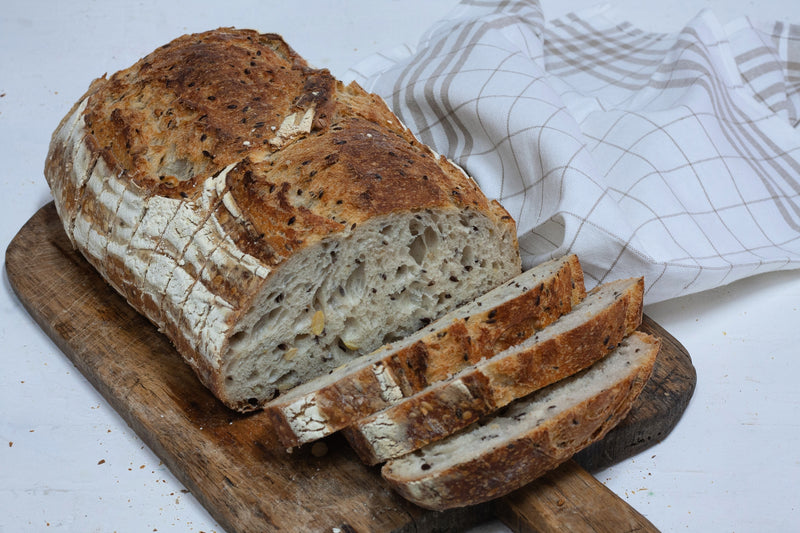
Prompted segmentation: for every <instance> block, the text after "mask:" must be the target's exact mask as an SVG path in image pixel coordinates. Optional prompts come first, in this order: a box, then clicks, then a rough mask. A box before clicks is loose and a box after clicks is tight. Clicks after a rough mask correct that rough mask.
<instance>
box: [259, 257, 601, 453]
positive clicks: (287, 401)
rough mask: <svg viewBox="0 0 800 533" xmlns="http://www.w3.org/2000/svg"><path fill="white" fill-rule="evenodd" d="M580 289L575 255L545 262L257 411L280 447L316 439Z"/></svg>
mask: <svg viewBox="0 0 800 533" xmlns="http://www.w3.org/2000/svg"><path fill="white" fill-rule="evenodd" d="M585 295H586V290H585V288H584V282H583V271H582V269H581V266H580V262H579V261H578V258H577V257H576V256H575V255H568V256H564V257H561V258H558V259H553V260H551V261H547V262H545V263H542V264H540V265H538V266H536V267H534V268H531V269H529V270H527V271H525V272H523V273H522V274H520V275H519V276H516V277H514V278H512V279H511V280H509V281H508V282H506V283H504V284H503V285H501V286H499V287H497V288H495V289H493V290H491V291H489V292H488V293H486V294H484V295H482V296H480V297H479V298H476V299H475V300H473V301H472V302H470V303H468V304H465V305H463V306H461V307H459V308H457V309H455V310H454V311H451V312H450V313H448V314H446V315H444V316H443V317H441V318H440V319H438V320H437V321H435V322H433V323H431V324H430V325H428V326H426V327H425V328H424V329H422V330H420V331H418V332H416V333H414V334H412V335H410V336H408V337H406V338H404V339H401V340H398V341H396V342H393V343H391V344H388V345H384V346H382V347H381V348H379V349H378V350H376V351H374V352H373V353H371V354H369V355H367V356H364V357H361V358H358V359H354V360H352V361H350V362H349V363H347V364H345V365H342V366H341V367H339V368H337V369H336V370H335V371H334V372H332V373H331V374H326V375H323V376H320V377H318V378H316V379H314V380H311V381H308V382H306V383H304V384H301V385H299V386H297V387H295V388H294V389H292V390H290V391H288V392H286V393H285V394H282V395H281V396H279V397H278V398H277V399H275V400H273V401H271V402H269V403H268V404H267V405H266V406H265V407H264V409H265V411H266V412H267V413H268V414H269V416H270V418H271V419H272V427H273V429H274V431H275V432H276V434H277V435H278V438H279V440H280V441H281V442H282V444H283V445H284V446H287V447H292V446H297V445H300V444H303V443H306V442H310V441H312V440H316V439H319V438H322V437H324V436H326V435H329V434H331V433H333V432H335V431H338V430H339V429H342V428H343V427H345V426H347V425H349V424H352V422H353V421H354V420H357V419H359V418H363V417H365V416H367V415H370V414H372V413H374V412H376V411H379V410H381V409H384V408H386V407H388V406H390V405H392V404H394V403H396V402H398V401H400V400H401V399H402V398H405V397H407V396H411V395H412V394H414V393H417V392H419V391H421V390H423V389H425V388H426V387H427V386H428V385H429V384H431V383H435V382H437V381H440V380H443V379H445V378H448V377H449V376H450V375H452V374H453V373H455V372H458V371H459V370H461V369H462V368H465V367H468V366H471V365H473V364H475V363H477V362H478V361H480V360H482V359H484V358H488V357H491V356H493V355H494V354H496V353H498V352H500V351H502V350H504V349H505V348H508V347H509V346H512V345H514V344H516V343H518V342H521V341H522V340H523V339H525V338H527V337H529V336H531V335H532V334H533V333H534V332H535V331H539V330H541V329H542V328H544V327H545V326H547V325H549V324H551V323H552V322H553V321H555V320H557V319H558V318H559V317H560V316H562V315H563V314H565V313H568V312H569V311H570V310H571V309H572V308H573V306H575V305H577V304H578V303H579V302H580V301H581V300H582V299H583V298H584V296H585Z"/></svg>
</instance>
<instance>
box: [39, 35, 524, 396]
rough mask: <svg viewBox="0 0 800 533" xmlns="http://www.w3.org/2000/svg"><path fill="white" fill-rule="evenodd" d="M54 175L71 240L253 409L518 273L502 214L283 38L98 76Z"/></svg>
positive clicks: (197, 39) (185, 40) (226, 41)
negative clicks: (307, 61) (299, 53)
mask: <svg viewBox="0 0 800 533" xmlns="http://www.w3.org/2000/svg"><path fill="white" fill-rule="evenodd" d="M45 176H46V178H47V181H48V184H49V186H50V188H51V191H52V194H53V197H54V200H55V205H56V208H57V210H58V213H59V216H60V218H61V220H62V222H63V225H64V229H65V231H66V234H67V236H68V237H69V239H70V240H71V242H72V243H73V245H74V246H75V247H76V248H77V249H78V250H79V251H80V252H81V253H82V254H83V255H84V257H85V258H86V259H87V260H88V261H89V262H90V263H91V264H92V265H93V266H94V267H95V268H96V269H97V271H98V272H99V273H100V274H101V275H102V276H103V277H104V278H105V279H106V280H107V281H108V282H109V283H110V284H111V285H112V286H113V287H114V288H115V289H116V290H117V291H118V292H119V293H120V294H122V295H123V296H124V297H125V298H126V299H127V301H128V302H129V303H130V304H131V305H132V306H133V307H134V308H136V309H137V310H138V311H140V312H141V313H142V314H144V315H145V316H146V317H147V318H148V319H150V320H151V321H152V322H153V323H154V324H155V325H156V326H157V327H158V328H159V329H160V330H161V331H162V332H164V333H165V334H166V335H167V336H168V337H169V339H170V340H171V341H172V342H173V343H174V345H175V346H176V348H177V350H178V352H179V353H180V354H181V355H182V356H183V357H184V358H185V359H186V361H187V362H188V363H189V364H190V365H191V366H192V368H193V369H194V370H195V371H196V373H197V374H198V376H199V378H200V379H201V381H202V382H203V383H204V384H205V385H206V386H207V387H208V388H210V389H211V391H212V392H214V393H215V394H216V395H217V396H218V397H219V398H220V399H221V400H222V401H223V402H224V403H225V404H226V405H228V406H229V407H232V408H234V409H238V410H242V411H246V410H252V409H256V408H258V407H260V406H261V405H263V404H264V403H265V402H266V401H268V400H270V399H272V398H274V397H275V395H276V394H277V393H279V392H281V391H284V390H287V389H290V388H292V387H294V386H296V385H298V384H299V383H302V382H305V381H308V380H309V379H312V378H313V377H315V376H317V375H321V374H324V373H327V372H329V371H330V370H332V369H334V368H336V367H338V366H340V365H341V364H343V363H345V362H347V361H349V360H351V359H353V358H355V357H358V356H360V355H362V354H365V353H368V352H370V351H372V350H374V349H376V348H378V347H379V346H381V345H382V344H384V343H386V342H390V341H392V340H395V339H397V338H401V337H403V336H405V335H408V334H410V333H412V332H414V331H416V330H418V329H419V328H421V327H422V326H423V325H424V324H426V323H427V322H429V321H430V320H432V319H435V318H436V317H438V316H440V315H442V314H444V313H445V312H447V311H449V310H452V309H453V308H455V307H456V306H458V305H460V304H462V303H464V302H467V301H470V300H472V299H473V298H475V297H476V296H478V295H480V294H483V293H484V292H486V291H488V290H490V289H492V288H494V287H496V286H498V285H500V284H501V283H503V282H505V281H506V280H508V279H509V278H511V277H513V276H515V275H517V274H519V273H520V270H521V269H520V259H519V252H518V246H517V241H516V228H515V224H514V221H513V220H512V219H511V217H510V216H509V215H508V213H507V212H506V211H505V210H504V209H503V208H502V207H501V206H500V204H499V203H497V202H496V201H489V200H488V199H487V198H486V197H485V196H484V195H483V194H482V193H481V191H480V190H479V188H478V186H477V185H476V184H475V182H474V181H473V180H472V179H471V178H469V177H468V176H467V175H466V174H465V173H464V172H463V170H461V169H460V168H459V167H457V166H456V165H454V164H453V163H452V162H450V161H449V160H447V159H446V158H444V157H441V156H439V155H438V154H436V153H434V152H433V151H432V150H431V149H430V148H428V147H426V146H425V145H423V144H422V143H420V142H419V141H418V140H417V139H416V138H415V137H414V136H413V135H412V134H411V133H410V132H409V130H408V129H407V128H405V126H403V125H402V124H401V122H400V120H399V119H398V118H397V117H396V116H395V115H394V114H393V113H392V112H391V111H390V110H389V109H388V107H387V106H386V105H385V103H384V102H383V101H382V100H381V99H380V98H379V97H377V96H375V95H372V94H368V93H367V92H365V91H364V90H363V89H361V88H360V87H359V86H358V85H357V84H355V83H351V84H349V85H344V84H342V83H341V82H339V81H337V80H336V79H335V78H334V77H333V76H332V75H331V74H330V72H328V71H327V70H324V69H315V68H312V67H310V66H309V65H308V64H307V63H306V62H305V60H304V59H303V58H302V57H300V56H299V55H298V54H297V53H296V52H295V51H294V50H292V49H291V48H290V47H289V46H288V45H287V44H286V43H285V42H284V41H283V39H282V38H281V37H280V36H278V35H274V34H260V33H258V32H255V31H252V30H237V29H232V28H220V29H217V30H212V31H209V32H205V33H199V34H193V35H185V36H182V37H179V38H177V39H175V40H174V41H172V42H170V43H168V44H167V45H165V46H163V47H160V48H158V49H157V50H155V51H154V52H152V53H151V54H149V55H147V56H146V57H144V58H142V59H141V60H140V61H138V62H137V63H136V64H134V65H133V66H131V67H130V68H128V69H125V70H122V71H120V72H117V73H115V74H113V75H112V76H110V77H105V76H103V77H102V78H100V79H97V80H95V81H94V82H93V83H92V84H91V86H90V87H89V89H88V91H87V93H86V94H85V95H84V96H83V97H82V98H81V99H80V100H79V101H78V102H77V103H76V104H75V106H74V107H73V108H72V110H70V112H69V113H68V114H67V116H66V117H65V118H64V119H63V120H62V121H61V123H60V124H59V126H58V128H57V129H56V131H55V132H54V134H53V137H52V141H51V145H50V151H49V153H48V157H47V161H46V165H45Z"/></svg>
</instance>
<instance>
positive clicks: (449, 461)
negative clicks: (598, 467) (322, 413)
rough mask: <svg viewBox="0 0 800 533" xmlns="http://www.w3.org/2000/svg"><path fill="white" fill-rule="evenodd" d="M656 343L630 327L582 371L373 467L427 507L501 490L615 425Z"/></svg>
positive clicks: (645, 375)
mask: <svg viewBox="0 0 800 533" xmlns="http://www.w3.org/2000/svg"><path fill="white" fill-rule="evenodd" d="M659 347H660V341H659V339H658V338H656V337H653V336H650V335H647V334H645V333H641V332H638V331H637V332H634V333H632V334H631V335H630V336H629V337H628V338H626V339H625V340H623V341H622V343H620V345H619V346H618V347H617V348H616V349H615V350H614V351H613V352H612V353H611V354H609V355H608V356H606V357H605V358H603V359H601V360H600V361H599V362H597V363H595V365H593V366H592V367H590V368H588V369H587V370H584V371H583V372H581V373H579V374H576V375H574V376H572V377H569V378H567V379H564V380H561V381H559V382H557V383H555V384H553V385H550V386H549V387H547V388H544V389H541V390H539V391H537V392H535V393H533V394H532V395H530V396H528V397H525V398H523V399H520V400H517V401H516V402H514V403H512V404H511V405H509V406H508V407H507V408H505V409H503V410H501V411H500V412H498V413H497V414H496V415H494V416H490V417H486V418H485V419H482V420H481V421H480V422H477V423H475V424H473V425H472V426H470V427H468V428H467V429H465V430H463V431H462V432H459V433H457V434H454V435H452V436H450V437H448V438H446V439H444V440H441V441H439V442H436V443H433V444H430V445H428V446H425V447H424V448H422V449H421V450H419V451H416V452H413V453H410V454H408V455H405V456H403V457H400V458H397V459H393V460H391V461H389V462H387V463H386V464H385V465H383V467H382V469H381V473H382V475H383V477H384V479H386V481H387V482H388V483H389V485H390V486H392V488H393V489H394V490H396V491H397V492H398V493H400V494H401V495H402V496H403V497H405V498H406V499H408V500H409V501H411V502H414V503H415V504H417V505H419V506H421V507H425V508H428V509H434V510H444V509H448V508H453V507H462V506H466V505H473V504H477V503H481V502H485V501H489V500H492V499H495V498H498V497H501V496H504V495H506V494H508V493H510V492H512V491H514V490H516V489H518V488H519V487H522V486H523V485H525V484H527V483H529V482H531V481H533V480H534V479H536V478H537V477H539V476H541V475H543V474H544V473H546V472H547V471H548V470H551V469H553V468H555V467H557V466H558V465H559V464H561V463H563V462H564V461H566V460H568V459H569V458H570V457H572V455H573V454H575V453H576V452H578V451H580V450H581V449H583V448H585V447H586V446H588V445H589V444H591V443H592V442H595V441H597V440H600V439H602V438H603V437H604V436H605V435H606V433H607V432H608V431H609V430H610V429H612V428H613V427H614V426H615V425H617V424H618V423H619V422H620V421H621V420H622V419H623V418H624V417H625V416H626V415H627V413H628V411H629V410H630V408H631V405H632V404H633V402H634V400H635V399H636V398H637V397H638V396H639V393H641V391H642V389H643V388H644V385H645V383H646V382H647V380H648V379H649V377H650V374H651V372H652V369H653V365H654V363H655V359H656V355H657V353H658V350H659Z"/></svg>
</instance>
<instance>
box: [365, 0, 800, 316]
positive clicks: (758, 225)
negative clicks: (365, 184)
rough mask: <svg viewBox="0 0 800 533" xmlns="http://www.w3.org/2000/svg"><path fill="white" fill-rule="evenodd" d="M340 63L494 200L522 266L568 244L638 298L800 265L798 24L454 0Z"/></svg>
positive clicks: (592, 273)
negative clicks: (636, 16)
mask: <svg viewBox="0 0 800 533" xmlns="http://www.w3.org/2000/svg"><path fill="white" fill-rule="evenodd" d="M349 76H351V77H352V78H353V79H355V80H356V81H357V82H358V83H360V84H361V85H362V86H364V87H365V88H366V89H367V90H369V91H372V92H375V93H377V94H379V95H381V96H382V97H383V98H384V99H385V100H386V101H387V103H388V104H389V106H390V107H391V108H392V109H393V110H394V111H395V113H397V114H398V115H399V116H400V118H401V119H402V120H403V121H404V122H405V123H406V125H407V126H408V127H409V128H410V129H411V130H412V131H413V132H414V133H415V134H417V135H418V136H419V137H420V138H421V139H422V140H423V141H424V142H426V143H427V144H429V145H431V146H432V147H433V148H434V149H436V150H437V151H439V152H440V153H442V154H445V155H447V156H448V157H450V158H451V159H453V160H454V161H456V162H457V163H459V164H460V165H461V166H462V167H464V168H465V169H466V170H467V172H468V173H469V174H470V175H472V176H473V177H474V178H475V179H476V180H477V182H478V183H479V185H480V186H481V187H482V188H483V190H484V192H485V193H486V194H487V195H488V196H489V197H492V198H496V199H498V200H499V201H500V202H501V203H502V204H503V205H504V206H505V208H506V209H507V210H508V211H509V212H510V213H511V214H512V216H513V217H514V218H515V219H516V221H517V225H518V232H519V241H520V248H521V251H522V254H523V261H524V264H525V266H526V267H527V266H531V265H533V264H535V263H538V262H541V261H543V260H545V259H548V258H550V257H553V256H557V255H561V254H564V253H567V252H574V253H577V254H578V256H579V257H580V259H581V261H582V263H583V265H584V267H585V269H586V277H587V284H588V285H589V286H591V285H593V284H596V283H600V282H603V281H605V280H607V279H615V278H621V277H628V276H640V275H644V276H645V280H646V284H647V293H646V302H647V303H653V302H657V301H661V300H665V299H668V298H672V297H675V296H680V295H684V294H689V293H693V292H698V291H701V290H705V289H709V288H712V287H717V286H721V285H724V284H726V283H730V282H732V281H734V280H737V279H740V278H743V277H745V276H749V275H753V274H757V273H761V272H767V271H771V270H778V269H790V268H797V267H798V266H800V231H799V230H800V131H798V129H797V125H798V120H800V26H791V25H786V24H781V23H777V24H772V25H763V24H756V23H753V22H752V21H749V20H740V21H737V22H735V23H731V24H728V25H726V26H724V27H723V26H722V25H721V24H720V23H719V22H718V21H717V20H716V19H715V18H714V17H713V15H712V14H711V13H710V12H708V11H705V12H702V13H700V14H699V15H698V16H697V17H696V18H695V19H693V20H691V21H690V22H689V23H688V24H687V25H686V27H685V28H684V29H683V30H682V31H681V32H680V33H678V34H658V33H648V32H644V31H641V30H639V29H637V28H635V27H633V26H632V25H631V24H628V23H617V22H614V21H612V20H611V19H610V18H609V17H608V15H607V14H605V13H604V12H603V11H602V10H595V11H593V12H587V13H584V14H582V15H571V16H568V17H565V18H563V19H560V20H554V21H547V22H546V21H545V20H544V17H543V14H542V11H541V9H540V6H539V4H538V2H536V1H532V0H528V1H525V0H512V1H497V2H493V1H486V0H465V1H463V2H462V3H461V4H460V5H459V6H458V7H457V8H456V10H455V11H454V12H453V13H452V14H451V16H450V17H449V18H447V19H446V20H443V21H441V22H439V23H437V24H436V25H434V26H433V27H432V28H431V29H430V30H429V31H428V32H427V33H426V34H425V36H424V37H423V38H422V40H421V42H420V44H419V45H418V46H417V47H416V48H414V49H412V48H410V47H401V48H399V49H398V50H395V51H392V52H391V53H388V54H379V55H377V56H374V57H371V58H368V59H367V60H366V61H364V62H362V63H361V64H359V65H357V66H356V67H354V68H353V69H352V70H351V71H350V73H349Z"/></svg>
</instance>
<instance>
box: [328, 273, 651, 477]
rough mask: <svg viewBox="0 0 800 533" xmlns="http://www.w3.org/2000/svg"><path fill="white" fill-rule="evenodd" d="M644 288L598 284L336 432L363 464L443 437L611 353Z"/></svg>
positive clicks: (629, 325)
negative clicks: (479, 357) (549, 319)
mask: <svg viewBox="0 0 800 533" xmlns="http://www.w3.org/2000/svg"><path fill="white" fill-rule="evenodd" d="M643 293H644V281H643V279H642V278H629V279H622V280H617V281H612V282H608V283H605V284H603V285H600V286H598V287H596V288H594V289H592V291H591V292H590V293H589V294H588V295H587V296H586V298H585V299H584V300H583V301H581V302H580V303H579V304H578V305H576V306H575V308H573V309H572V311H571V312H569V313H567V314H565V315H563V316H562V317H561V318H559V319H558V320H557V321H555V322H553V323H552V324H550V325H549V326H547V327H546V328H544V329H542V330H541V331H538V332H536V333H534V334H533V335H531V336H530V337H529V338H527V339H525V340H523V341H522V342H521V343H519V344H517V345H514V346H511V347H510V348H508V349H507V350H505V351H503V352H501V353H499V354H497V355H495V356H494V357H492V358H489V359H485V360H483V361H480V362H478V363H476V364H475V365H472V366H468V367H466V368H464V369H463V370H461V371H460V372H458V373H456V374H454V375H453V376H451V377H450V378H448V379H445V380H442V381H439V382H437V383H433V384H431V385H429V386H428V387H426V388H425V389H423V390H421V391H420V392H418V393H416V394H414V395H413V396H410V397H408V398H405V399H403V400H401V401H399V402H397V403H395V404H394V405H392V406H390V407H387V408H386V409H383V410H381V411H378V412H376V413H374V414H371V415H369V416H366V417H363V418H361V419H359V420H357V421H355V422H354V423H353V424H352V425H350V426H348V427H346V428H345V429H344V430H343V433H344V435H345V437H346V438H347V440H348V441H349V442H350V444H351V446H352V447H353V449H354V450H355V451H356V452H357V453H358V455H359V457H360V458H361V460H362V461H364V462H365V463H367V464H370V465H373V464H377V463H380V462H383V461H386V460H388V459H391V458H394V457H399V456H401V455H405V454H407V453H409V452H412V451H414V450H416V449H418V448H421V447H422V446H425V445H426V444H428V443H430V442H434V441H436V440H439V439H442V438H444V437H447V436H448V435H451V434H452V433H455V432H456V431H458V430H460V429H463V428H464V427H466V426H468V425H469V424H471V423H473V422H475V421H476V420H477V419H478V418H479V417H481V416H484V415H487V414H489V413H492V412H494V411H496V410H497V409H499V408H501V407H504V406H506V405H508V404H509V403H510V402H512V401H513V400H515V399H517V398H521V397H522V396H525V395H527V394H530V393H531V392H533V391H535V390H537V389H540V388H542V387H545V386H547V385H550V384H551V383H555V382H556V381H559V380H561V379H564V378H566V377H568V376H570V375H572V374H575V373H576V372H579V371H581V370H583V369H585V368H587V367H589V366H591V365H592V364H593V363H595V362H596V361H598V360H599V359H601V358H602V357H604V356H605V355H607V354H608V353H610V352H611V351H612V350H614V349H615V348H616V346H617V345H618V344H619V343H620V342H622V340H623V339H624V338H625V337H627V336H628V335H630V334H631V333H632V332H633V331H634V330H635V329H636V328H637V327H638V326H639V325H640V324H641V320H642V298H643Z"/></svg>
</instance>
